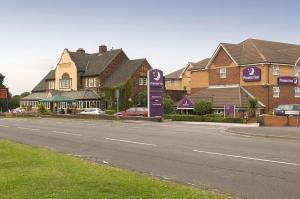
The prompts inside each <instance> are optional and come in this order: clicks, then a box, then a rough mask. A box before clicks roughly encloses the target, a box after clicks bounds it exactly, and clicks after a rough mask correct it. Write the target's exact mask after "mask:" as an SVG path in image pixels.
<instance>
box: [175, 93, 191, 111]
mask: <svg viewBox="0 0 300 199" xmlns="http://www.w3.org/2000/svg"><path fill="white" fill-rule="evenodd" d="M177 109H194V105H193V102H192V100H191V99H190V98H189V97H187V96H185V97H184V98H182V99H181V100H179V102H177Z"/></svg>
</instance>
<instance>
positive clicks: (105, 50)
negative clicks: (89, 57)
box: [99, 45, 107, 54]
mask: <svg viewBox="0 0 300 199" xmlns="http://www.w3.org/2000/svg"><path fill="white" fill-rule="evenodd" d="M105 52H107V46H106V45H101V46H99V53H100V54H103V53H105Z"/></svg>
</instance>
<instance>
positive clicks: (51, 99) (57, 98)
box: [40, 95, 76, 102]
mask: <svg viewBox="0 0 300 199" xmlns="http://www.w3.org/2000/svg"><path fill="white" fill-rule="evenodd" d="M75 101H76V100H74V99H72V98H70V97H65V96H60V95H55V96H52V97H48V98H45V99H42V100H40V102H75Z"/></svg>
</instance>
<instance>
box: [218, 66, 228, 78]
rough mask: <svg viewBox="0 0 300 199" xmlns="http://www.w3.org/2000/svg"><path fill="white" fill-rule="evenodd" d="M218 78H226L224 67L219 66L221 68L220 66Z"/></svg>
mask: <svg viewBox="0 0 300 199" xmlns="http://www.w3.org/2000/svg"><path fill="white" fill-rule="evenodd" d="M220 78H221V79H225V78H227V71H226V67H221V68H220Z"/></svg>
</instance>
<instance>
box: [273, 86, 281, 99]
mask: <svg viewBox="0 0 300 199" xmlns="http://www.w3.org/2000/svg"><path fill="white" fill-rule="evenodd" d="M279 95H280V88H279V87H273V98H279Z"/></svg>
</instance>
